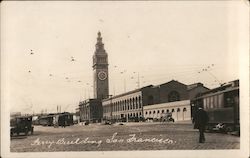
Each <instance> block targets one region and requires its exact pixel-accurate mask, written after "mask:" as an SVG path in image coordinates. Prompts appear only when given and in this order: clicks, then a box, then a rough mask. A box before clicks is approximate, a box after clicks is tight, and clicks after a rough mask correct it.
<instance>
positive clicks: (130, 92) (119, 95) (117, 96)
mask: <svg viewBox="0 0 250 158" xmlns="http://www.w3.org/2000/svg"><path fill="white" fill-rule="evenodd" d="M149 87H153V85H148V86H145V87H142V88H138V89H135V90H132V91H129V92H126V93H122V94H118V95H115V96H112V99H115V98H119V97H122V96H125V95H128V94H132V93H136V92H139V91H141V90H142V89H144V88H149ZM110 99H111V97H110V98H106V99H103V100H102V101H107V100H110Z"/></svg>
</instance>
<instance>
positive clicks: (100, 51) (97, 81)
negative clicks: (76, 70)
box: [93, 32, 109, 99]
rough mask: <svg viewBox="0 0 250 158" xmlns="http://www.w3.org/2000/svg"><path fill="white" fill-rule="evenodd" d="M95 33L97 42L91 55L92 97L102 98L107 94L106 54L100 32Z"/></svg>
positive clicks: (106, 96)
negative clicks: (92, 74) (92, 72)
mask: <svg viewBox="0 0 250 158" xmlns="http://www.w3.org/2000/svg"><path fill="white" fill-rule="evenodd" d="M97 35H98V37H97V43H96V45H95V53H94V55H93V71H94V86H93V87H94V98H97V99H104V98H108V96H109V81H108V54H107V53H106V51H105V49H104V44H103V43H102V37H101V33H100V32H98V34H97Z"/></svg>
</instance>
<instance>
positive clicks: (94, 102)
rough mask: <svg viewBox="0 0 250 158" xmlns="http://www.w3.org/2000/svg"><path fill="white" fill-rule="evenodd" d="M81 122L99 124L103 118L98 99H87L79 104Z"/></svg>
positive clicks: (100, 103)
mask: <svg viewBox="0 0 250 158" xmlns="http://www.w3.org/2000/svg"><path fill="white" fill-rule="evenodd" d="M79 113H80V121H81V122H86V121H88V122H100V121H101V119H102V117H103V111H102V102H101V100H99V99H87V100H84V101H82V102H80V103H79Z"/></svg>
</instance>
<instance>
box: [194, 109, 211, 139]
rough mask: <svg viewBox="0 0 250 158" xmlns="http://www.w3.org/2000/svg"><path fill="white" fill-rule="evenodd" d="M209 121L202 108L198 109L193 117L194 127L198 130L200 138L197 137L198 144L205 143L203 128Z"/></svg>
mask: <svg viewBox="0 0 250 158" xmlns="http://www.w3.org/2000/svg"><path fill="white" fill-rule="evenodd" d="M208 121H209V117H208V115H207V112H206V111H204V110H203V109H202V107H199V108H198V110H197V112H196V113H195V116H194V127H195V128H197V129H199V132H200V136H199V143H204V142H205V135H204V132H205V128H206V125H207V123H208Z"/></svg>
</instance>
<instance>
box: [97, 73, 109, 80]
mask: <svg viewBox="0 0 250 158" xmlns="http://www.w3.org/2000/svg"><path fill="white" fill-rule="evenodd" d="M98 78H99V79H100V80H105V79H106V78H107V73H106V72H104V71H100V72H99V73H98Z"/></svg>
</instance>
